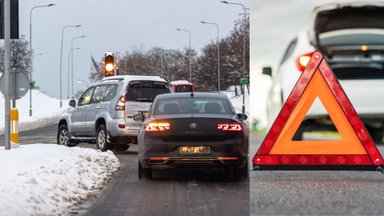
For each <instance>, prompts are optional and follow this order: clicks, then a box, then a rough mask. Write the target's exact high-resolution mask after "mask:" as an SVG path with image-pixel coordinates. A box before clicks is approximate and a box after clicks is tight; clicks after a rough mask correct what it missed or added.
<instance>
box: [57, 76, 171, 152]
mask: <svg viewBox="0 0 384 216" xmlns="http://www.w3.org/2000/svg"><path fill="white" fill-rule="evenodd" d="M169 92H170V88H169V86H168V83H167V82H166V81H165V80H164V79H162V78H160V77H158V76H132V75H125V76H112V77H106V78H104V79H102V80H101V81H100V82H98V83H95V84H93V85H92V86H90V87H89V88H88V89H87V90H85V91H84V93H83V94H82V95H81V97H80V98H79V100H78V102H77V103H76V101H75V100H70V101H69V105H70V106H71V108H69V109H68V110H67V112H65V113H64V114H63V115H62V117H61V118H60V120H59V124H58V132H57V142H58V144H61V145H67V146H73V145H76V144H77V143H79V142H83V141H85V142H96V145H97V148H99V149H101V150H102V151H105V150H107V149H116V150H126V149H128V147H129V144H131V143H132V144H136V143H137V133H138V131H139V129H140V123H139V122H136V121H134V120H133V119H132V117H133V116H134V115H135V114H138V113H146V112H148V110H149V108H150V106H151V104H152V101H153V100H154V99H155V97H156V96H157V95H158V94H163V93H169Z"/></svg>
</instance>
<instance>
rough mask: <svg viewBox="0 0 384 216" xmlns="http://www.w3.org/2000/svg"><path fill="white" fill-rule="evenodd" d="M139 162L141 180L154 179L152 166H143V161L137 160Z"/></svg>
mask: <svg viewBox="0 0 384 216" xmlns="http://www.w3.org/2000/svg"><path fill="white" fill-rule="evenodd" d="M137 164H138V168H137V169H138V173H139V180H141V179H143V178H148V179H152V169H150V168H143V167H142V166H141V163H140V162H137Z"/></svg>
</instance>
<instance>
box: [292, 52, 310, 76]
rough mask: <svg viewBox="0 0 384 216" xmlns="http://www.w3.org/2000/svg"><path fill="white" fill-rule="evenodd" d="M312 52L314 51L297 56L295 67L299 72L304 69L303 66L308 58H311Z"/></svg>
mask: <svg viewBox="0 0 384 216" xmlns="http://www.w3.org/2000/svg"><path fill="white" fill-rule="evenodd" d="M313 53H314V52H310V53H307V54H304V55H301V56H299V58H297V60H296V66H297V69H298V70H299V71H300V72H303V71H304V69H305V67H306V66H307V64H308V62H309V60H310V59H311V57H312V55H313Z"/></svg>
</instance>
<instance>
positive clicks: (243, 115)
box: [236, 113, 248, 121]
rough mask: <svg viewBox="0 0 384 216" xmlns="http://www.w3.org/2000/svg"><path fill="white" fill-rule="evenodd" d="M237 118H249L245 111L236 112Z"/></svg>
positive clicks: (242, 119)
mask: <svg viewBox="0 0 384 216" xmlns="http://www.w3.org/2000/svg"><path fill="white" fill-rule="evenodd" d="M236 116H237V118H238V119H239V120H240V121H245V120H247V119H248V116H247V115H246V114H244V113H237V114H236Z"/></svg>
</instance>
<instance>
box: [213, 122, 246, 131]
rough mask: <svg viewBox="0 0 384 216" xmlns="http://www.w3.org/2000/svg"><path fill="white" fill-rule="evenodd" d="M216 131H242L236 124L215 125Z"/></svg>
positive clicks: (239, 125)
mask: <svg viewBox="0 0 384 216" xmlns="http://www.w3.org/2000/svg"><path fill="white" fill-rule="evenodd" d="M217 129H218V130H222V131H242V130H243V127H242V126H241V124H238V123H222V124H217Z"/></svg>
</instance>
